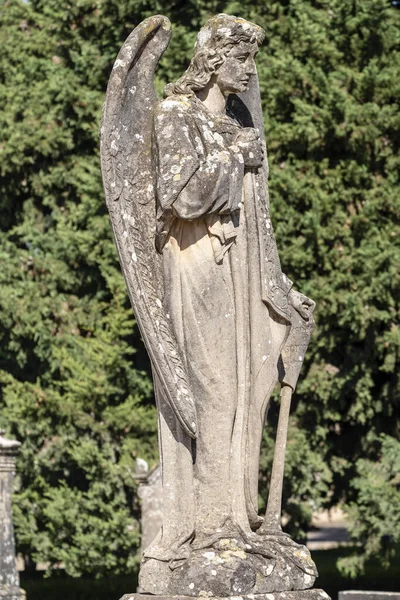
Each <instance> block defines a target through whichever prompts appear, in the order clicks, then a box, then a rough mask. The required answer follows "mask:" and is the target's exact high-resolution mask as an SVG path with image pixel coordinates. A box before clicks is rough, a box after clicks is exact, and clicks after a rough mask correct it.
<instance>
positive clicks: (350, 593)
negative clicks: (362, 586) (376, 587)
mask: <svg viewBox="0 0 400 600" xmlns="http://www.w3.org/2000/svg"><path fill="white" fill-rule="evenodd" d="M339 600H400V592H377V591H371V592H368V591H363V590H346V591H343V592H339Z"/></svg>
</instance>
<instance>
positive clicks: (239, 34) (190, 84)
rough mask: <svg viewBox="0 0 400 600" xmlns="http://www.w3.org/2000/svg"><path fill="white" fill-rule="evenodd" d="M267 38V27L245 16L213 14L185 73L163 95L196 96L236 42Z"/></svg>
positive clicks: (200, 36)
mask: <svg viewBox="0 0 400 600" xmlns="http://www.w3.org/2000/svg"><path fill="white" fill-rule="evenodd" d="M264 37H265V34H264V30H263V29H262V28H261V27H260V26H259V25H256V24H255V23H251V22H249V21H246V20H245V19H240V18H238V17H233V16H230V15H226V14H223V13H222V14H220V15H217V16H215V17H212V19H209V20H208V21H207V23H206V24H205V26H204V27H202V28H201V30H200V32H199V34H198V36H197V41H196V44H195V46H194V55H193V58H192V60H191V61H190V64H189V66H188V68H187V69H186V71H185V73H184V74H183V75H182V77H180V78H179V79H178V81H175V82H174V83H169V84H168V85H167V86H166V87H165V89H164V96H165V97H167V96H172V95H174V94H185V95H188V96H193V94H194V92H196V91H198V90H201V89H203V88H204V87H205V86H206V85H207V83H208V82H209V81H210V79H211V76H212V75H213V73H215V72H216V71H217V69H218V68H219V67H220V66H221V65H222V63H223V62H224V60H225V57H226V56H227V55H228V54H229V52H230V50H231V48H232V47H233V46H234V45H236V44H238V43H240V42H246V43H254V42H257V44H258V45H259V46H260V45H261V44H262V42H263V40H264Z"/></svg>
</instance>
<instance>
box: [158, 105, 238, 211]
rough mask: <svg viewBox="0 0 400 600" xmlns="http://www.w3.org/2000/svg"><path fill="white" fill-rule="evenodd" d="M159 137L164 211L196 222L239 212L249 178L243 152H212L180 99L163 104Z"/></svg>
mask: <svg viewBox="0 0 400 600" xmlns="http://www.w3.org/2000/svg"><path fill="white" fill-rule="evenodd" d="M154 134H155V152H156V162H157V195H158V202H159V206H160V207H161V210H162V211H165V210H168V209H171V208H172V211H173V213H174V214H175V216H177V217H179V218H181V219H187V220H193V219H197V218H200V217H202V216H205V215H207V214H211V213H229V212H231V211H232V210H235V209H237V208H238V204H239V202H240V200H241V190H242V181H243V173H244V165H243V157H242V155H241V153H240V149H239V148H236V149H235V148H232V147H230V148H224V147H221V148H219V149H216V150H215V151H212V152H207V150H206V149H205V147H204V144H203V142H202V140H201V139H200V136H199V135H198V131H197V128H196V126H195V123H194V121H193V117H192V116H191V115H190V114H188V112H187V110H185V106H184V105H183V103H182V104H181V103H180V102H179V101H177V100H166V101H164V102H163V103H161V105H160V107H159V109H158V111H157V113H156V115H155V123H154ZM210 135H211V134H210Z"/></svg>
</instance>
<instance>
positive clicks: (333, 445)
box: [0, 0, 400, 576]
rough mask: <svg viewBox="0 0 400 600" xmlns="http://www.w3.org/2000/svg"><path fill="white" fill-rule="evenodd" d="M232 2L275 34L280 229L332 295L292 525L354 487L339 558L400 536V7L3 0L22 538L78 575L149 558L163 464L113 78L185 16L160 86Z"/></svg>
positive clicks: (270, 123) (286, 255) (7, 409)
mask: <svg viewBox="0 0 400 600" xmlns="http://www.w3.org/2000/svg"><path fill="white" fill-rule="evenodd" d="M218 12H228V13H230V14H237V15H240V16H242V17H244V18H248V19H250V20H253V21H256V22H257V23H259V24H260V25H262V26H263V27H264V28H265V30H266V34H267V36H266V43H265V44H264V47H263V48H262V50H261V51H260V54H259V60H258V65H259V76H260V82H261V92H262V98H263V109H264V115H265V127H266V133H267V141H268V148H269V161H270V168H271V176H270V186H271V202H272V210H273V217H274V222H275V227H276V233H277V238H278V246H279V248H280V252H281V259H282V263H283V266H284V270H285V271H286V272H287V274H288V275H289V276H290V277H291V278H292V279H293V280H294V281H295V282H296V284H297V286H298V288H300V289H301V290H302V291H304V292H305V293H306V294H308V295H310V296H311V297H313V298H314V299H315V300H316V302H317V313H316V319H317V325H318V327H317V330H316V333H315V335H314V338H313V341H312V344H311V346H310V350H309V353H308V357H307V363H306V365H305V368H304V371H303V376H302V380H301V383H300V385H299V388H298V391H297V394H296V400H295V405H294V410H293V414H292V418H291V428H290V433H289V435H290V442H289V447H288V463H287V469H286V473H287V477H286V482H285V503H286V509H287V515H286V516H287V520H288V525H287V528H288V530H289V531H291V532H292V533H294V534H295V536H297V537H298V538H301V537H302V536H304V532H305V531H306V528H307V526H308V523H309V520H310V515H311V512H312V511H313V510H315V509H318V508H321V507H329V506H332V505H336V504H337V503H346V504H347V506H348V510H349V514H350V517H351V520H352V534H353V536H354V539H355V540H356V541H358V542H360V544H361V545H360V549H359V553H358V554H357V555H354V556H353V557H352V558H351V559H347V561H346V562H345V563H344V564H342V567H343V568H344V569H347V571H348V572H351V573H353V574H355V573H357V572H358V571H359V570H360V569H362V567H363V564H364V561H365V559H366V558H368V556H370V555H379V556H380V558H381V559H382V560H383V561H384V562H385V561H386V562H388V561H389V560H390V557H391V552H392V549H393V547H394V545H395V544H396V543H397V542H400V479H399V471H400V443H399V441H398V436H399V429H400V428H399V413H400V406H399V403H400V398H399V395H400V394H399V375H398V372H397V371H396V366H398V363H399V347H400V334H399V328H398V319H399V297H400V294H399V287H400V286H399V263H400V250H399V231H400V229H399V209H400V202H399V193H398V185H399V166H400V158H399V137H400V134H399V131H400V112H399V98H400V11H399V10H397V9H396V7H395V6H394V5H392V4H391V3H390V2H387V1H386V0H348V1H346V2H343V1H342V0H281V1H279V2H276V1H273V0H271V2H268V3H266V2H265V0H242V1H241V2H218V1H216V0H208V1H205V0H198V1H196V0H187V1H185V2H183V1H181V2H179V1H175V2H171V3H168V5H167V6H162V4H161V3H160V2H158V1H156V0H149V1H142V0H79V2H78V1H77V2H75V1H73V0H70V2H66V1H65V0H57V1H55V0H31V1H30V2H28V3H22V2H20V1H18V0H10V1H8V2H3V3H2V5H1V7H0V61H1V70H0V100H1V107H2V109H1V112H0V170H1V181H0V224H1V228H0V256H1V259H2V263H1V264H2V268H1V271H0V283H1V293H0V407H1V414H0V425H3V426H5V427H6V428H7V430H8V433H10V434H11V435H14V436H16V437H17V438H18V439H20V440H22V441H23V446H22V451H21V457H20V461H19V467H18V470H19V478H18V490H17V493H16V496H15V521H16V533H17V543H18V550H19V551H21V552H23V553H24V554H25V555H26V556H28V557H30V558H31V560H32V561H33V562H34V561H39V560H40V561H49V562H50V563H51V564H52V565H56V564H57V563H59V562H60V561H63V562H64V564H65V567H66V570H67V572H68V573H69V574H71V575H75V576H77V575H80V574H82V573H93V574H95V575H97V576H100V575H104V574H107V573H125V572H127V571H129V570H131V569H132V568H133V567H134V565H135V561H136V560H137V558H136V553H137V549H138V544H139V527H138V503H137V497H136V483H135V480H134V478H133V474H134V470H135V458H136V457H138V456H141V457H143V458H146V459H147V460H149V461H150V463H154V462H155V461H156V460H157V441H156V412H155V408H154V406H153V399H152V387H151V380H150V377H149V369H148V362H147V359H146V356H145V352H144V350H143V347H142V344H141V341H140V336H139V334H138V331H137V329H136V325H135V321H134V317H133V314H132V312H131V309H130V307H129V303H128V300H127V295H126V291H125V285H124V282H123V279H122V276H121V273H120V270H119V265H118V262H117V257H116V251H115V248H114V245H113V241H112V238H111V232H110V226H109V222H108V217H107V215H106V211H105V204H104V199H103V191H102V185H101V176H100V167H99V151H98V137H99V133H98V129H99V121H100V114H101V106H102V102H103V100H104V93H105V89H106V85H107V80H108V76H109V73H110V70H111V67H112V63H113V61H114V59H115V56H116V54H117V52H118V50H119V47H120V46H121V44H122V42H123V41H124V39H125V38H126V37H127V35H128V34H129V33H130V31H131V30H132V29H133V27H134V26H135V25H137V24H138V23H139V22H140V21H141V20H143V19H144V18H145V17H146V16H149V15H151V14H156V13H162V14H166V15H167V16H168V17H169V18H170V19H171V21H172V23H173V31H174V35H173V39H172V42H171V45H170V48H169V49H168V51H167V52H166V54H165V56H164V57H163V59H162V62H161V65H160V68H159V70H158V73H157V81H156V87H157V89H158V91H159V92H160V93H161V91H162V88H163V86H164V84H165V83H166V82H167V81H171V80H173V79H174V78H177V77H178V76H179V75H180V74H181V72H182V70H183V69H184V68H185V66H186V65H187V62H188V60H189V58H190V55H191V51H192V47H193V43H194V40H195V35H196V32H197V30H198V29H199V27H200V26H201V25H202V24H203V23H204V21H205V20H206V19H207V18H209V17H210V16H212V15H213V14H215V13H218ZM276 414H277V406H275V407H274V408H273V410H272V411H271V419H270V424H269V425H268V428H267V433H266V440H265V442H266V443H265V448H264V452H263V457H262V466H263V471H262V484H263V485H262V486H261V496H260V505H262V504H263V502H264V503H265V498H266V486H267V481H268V472H269V466H270V463H271V449H272V444H271V438H272V436H273V431H274V423H275V420H276ZM389 534H390V535H389Z"/></svg>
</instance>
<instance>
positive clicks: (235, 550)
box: [139, 539, 317, 597]
mask: <svg viewBox="0 0 400 600" xmlns="http://www.w3.org/2000/svg"><path fill="white" fill-rule="evenodd" d="M267 547H268V546H267ZM249 549H250V546H248V548H246V549H244V548H243V545H242V544H241V543H238V542H237V540H232V539H225V540H219V542H218V544H217V545H216V547H214V548H211V549H201V550H193V551H192V552H191V554H190V557H189V558H188V560H186V561H182V562H181V563H175V564H171V563H168V562H163V561H159V560H156V559H152V558H150V559H147V560H144V562H143V563H142V566H141V569H140V575H139V587H140V592H141V593H143V594H157V595H171V596H176V595H180V596H209V597H210V596H214V597H215V596H217V597H227V596H239V595H241V596H243V595H246V594H265V593H273V592H285V591H290V590H305V589H308V588H310V587H312V586H313V585H314V582H315V579H316V575H317V573H316V569H315V565H314V563H313V562H312V560H311V558H310V554H309V552H308V550H307V548H305V547H304V546H299V545H298V544H295V543H294V542H291V544H286V545H285V546H283V547H282V552H277V551H276V545H275V547H274V549H273V550H272V551H269V550H266V551H264V552H263V554H264V555H263V554H260V553H254V549H253V548H251V551H249ZM177 565H178V566H177ZM173 567H176V568H173Z"/></svg>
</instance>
